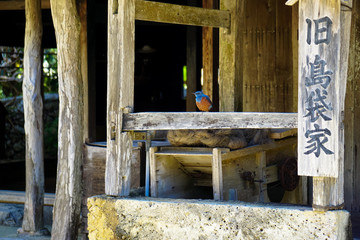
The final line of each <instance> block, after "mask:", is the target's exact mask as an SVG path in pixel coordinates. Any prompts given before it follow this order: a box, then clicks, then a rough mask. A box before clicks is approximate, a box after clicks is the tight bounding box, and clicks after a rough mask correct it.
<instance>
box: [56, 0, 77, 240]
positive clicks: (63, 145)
mask: <svg viewBox="0 0 360 240" xmlns="http://www.w3.org/2000/svg"><path fill="white" fill-rule="evenodd" d="M51 12H52V17H53V22H54V27H55V34H56V42H57V49H58V73H59V76H58V79H59V131H58V174H57V180H56V198H55V203H54V217H53V225H52V234H51V237H52V239H56V240H58V239H76V238H77V235H78V228H79V226H80V210H81V197H82V194H81V192H82V186H81V179H82V172H81V168H82V159H83V122H84V121H83V118H84V106H83V93H84V89H83V80H82V75H81V53H80V29H81V23H80V17H79V14H78V9H77V1H75V0H73V1H68V0H51Z"/></svg>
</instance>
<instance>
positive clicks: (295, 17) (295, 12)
mask: <svg viewBox="0 0 360 240" xmlns="http://www.w3.org/2000/svg"><path fill="white" fill-rule="evenodd" d="M291 13H292V17H291V44H292V56H293V57H292V69H293V79H292V82H293V97H292V103H293V106H292V112H297V111H298V87H297V86H298V79H299V41H298V40H299V4H296V5H295V6H293V7H292V8H291Z"/></svg>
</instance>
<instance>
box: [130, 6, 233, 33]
mask: <svg viewBox="0 0 360 240" xmlns="http://www.w3.org/2000/svg"><path fill="white" fill-rule="evenodd" d="M135 19H136V20H143V21H150V22H161V23H172V24H183V25H193V26H208V27H223V28H230V12H229V11H223V10H216V9H206V8H199V7H189V6H182V5H176V4H169V3H159V2H152V1H144V0H136V2H135Z"/></svg>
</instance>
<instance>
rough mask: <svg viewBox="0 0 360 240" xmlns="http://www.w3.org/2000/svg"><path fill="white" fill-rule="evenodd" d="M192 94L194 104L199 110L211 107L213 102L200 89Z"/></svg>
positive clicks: (204, 110)
mask: <svg viewBox="0 0 360 240" xmlns="http://www.w3.org/2000/svg"><path fill="white" fill-rule="evenodd" d="M193 94H194V95H195V99H196V106H197V107H198V109H199V110H200V111H203V112H209V111H210V110H211V109H212V107H213V103H212V102H211V100H210V98H209V96H207V95H205V94H204V93H203V92H202V91H197V92H194V93H193Z"/></svg>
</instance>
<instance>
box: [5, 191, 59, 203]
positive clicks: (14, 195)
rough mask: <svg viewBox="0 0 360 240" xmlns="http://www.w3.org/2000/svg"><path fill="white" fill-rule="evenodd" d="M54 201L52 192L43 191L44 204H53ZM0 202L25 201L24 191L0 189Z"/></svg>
mask: <svg viewBox="0 0 360 240" xmlns="http://www.w3.org/2000/svg"><path fill="white" fill-rule="evenodd" d="M54 201H55V194H54V193H44V206H53V205H54ZM0 202H2V203H16V204H24V203H25V192H23V191H11V190H0Z"/></svg>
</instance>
